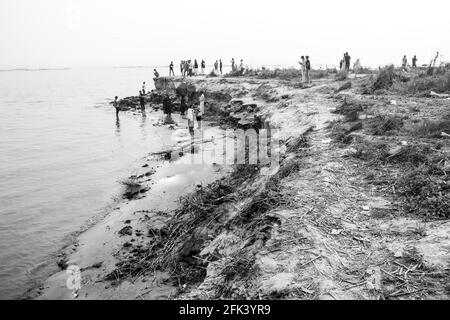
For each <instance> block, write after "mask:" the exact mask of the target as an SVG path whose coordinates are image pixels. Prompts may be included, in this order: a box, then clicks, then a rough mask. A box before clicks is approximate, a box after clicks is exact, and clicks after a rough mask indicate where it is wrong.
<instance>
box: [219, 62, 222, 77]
mask: <svg viewBox="0 0 450 320" xmlns="http://www.w3.org/2000/svg"><path fill="white" fill-rule="evenodd" d="M219 68H220V74H222V59H219Z"/></svg>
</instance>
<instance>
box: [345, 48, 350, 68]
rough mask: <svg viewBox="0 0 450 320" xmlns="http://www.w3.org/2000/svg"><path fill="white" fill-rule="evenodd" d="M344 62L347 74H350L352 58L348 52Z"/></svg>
mask: <svg viewBox="0 0 450 320" xmlns="http://www.w3.org/2000/svg"><path fill="white" fill-rule="evenodd" d="M344 60H345V72H349V71H350V60H351V57H350V56H349V55H348V52H346V53H345V55H344Z"/></svg>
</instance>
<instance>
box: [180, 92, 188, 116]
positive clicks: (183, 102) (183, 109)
mask: <svg viewBox="0 0 450 320" xmlns="http://www.w3.org/2000/svg"><path fill="white" fill-rule="evenodd" d="M186 110H187V105H186V98H185V97H184V96H181V103H180V114H181V116H182V117H184V114H185V112H186Z"/></svg>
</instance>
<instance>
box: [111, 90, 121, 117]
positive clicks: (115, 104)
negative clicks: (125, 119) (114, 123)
mask: <svg viewBox="0 0 450 320" xmlns="http://www.w3.org/2000/svg"><path fill="white" fill-rule="evenodd" d="M117 99H118V97H117V96H116V97H115V98H114V102H113V106H114V108H116V118H117V119H119V111H120V109H119V107H120V106H119V101H117Z"/></svg>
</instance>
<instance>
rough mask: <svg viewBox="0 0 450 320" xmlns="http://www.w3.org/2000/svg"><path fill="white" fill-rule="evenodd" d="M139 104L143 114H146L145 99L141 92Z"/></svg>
mask: <svg viewBox="0 0 450 320" xmlns="http://www.w3.org/2000/svg"><path fill="white" fill-rule="evenodd" d="M139 103H140V104H141V111H142V113H145V99H144V94H143V93H142V91H139Z"/></svg>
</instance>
